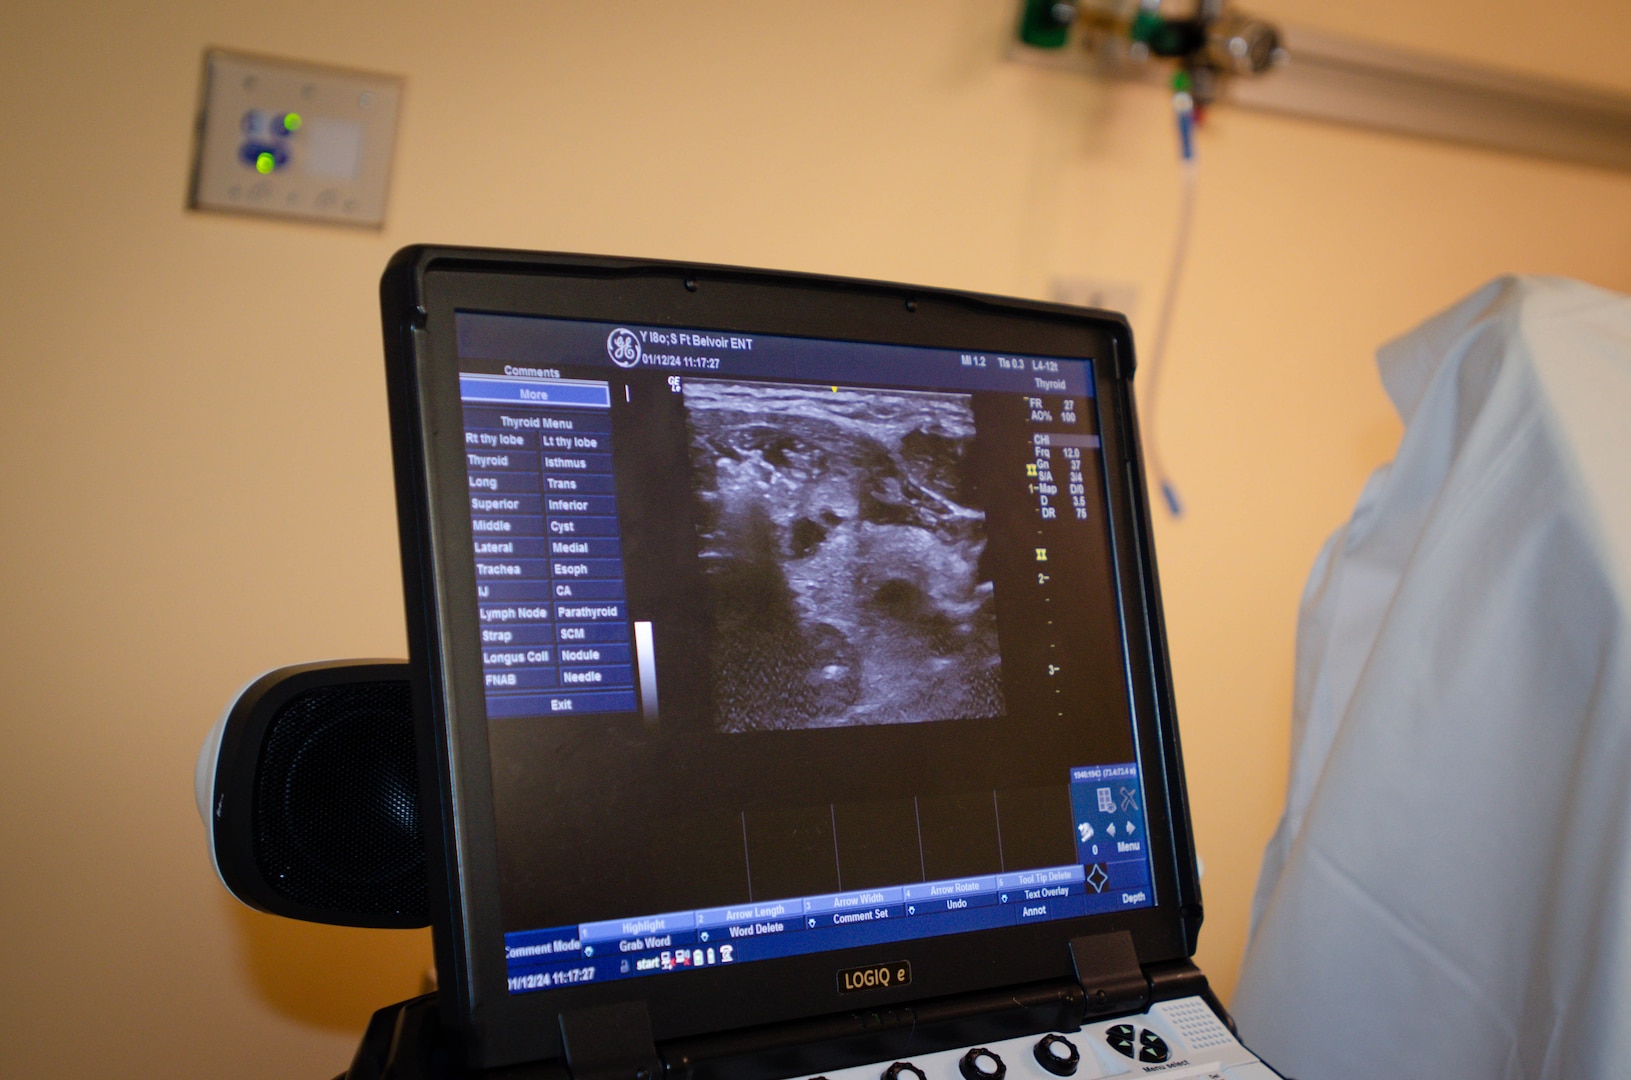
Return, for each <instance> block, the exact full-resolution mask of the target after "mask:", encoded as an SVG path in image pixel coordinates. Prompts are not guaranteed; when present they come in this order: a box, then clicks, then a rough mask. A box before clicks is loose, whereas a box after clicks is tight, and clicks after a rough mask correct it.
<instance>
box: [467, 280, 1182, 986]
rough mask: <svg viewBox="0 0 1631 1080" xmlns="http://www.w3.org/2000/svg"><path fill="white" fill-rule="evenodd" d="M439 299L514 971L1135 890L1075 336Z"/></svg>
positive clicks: (1062, 904) (1038, 915)
mask: <svg viewBox="0 0 1631 1080" xmlns="http://www.w3.org/2000/svg"><path fill="white" fill-rule="evenodd" d="M455 321H456V336H457V351H458V368H459V387H460V397H461V402H462V406H463V418H464V445H465V457H466V467H467V477H468V484H469V512H470V524H471V533H472V537H473V541H472V542H473V550H472V551H471V552H470V559H471V561H472V565H473V567H474V572H475V580H476V604H475V606H476V611H475V612H474V613H473V615H474V621H473V625H475V626H476V627H477V628H478V632H479V635H480V653H481V661H482V671H483V682H484V697H485V703H486V713H487V725H488V745H489V748H490V755H491V762H490V765H491V777H492V793H493V816H494V822H493V824H494V831H495V836H496V840H497V855H498V869H499V890H498V891H499V897H498V900H499V907H500V911H501V921H502V927H503V933H504V939H503V942H502V943H499V942H493V943H491V945H492V947H493V948H495V949H497V948H499V947H500V946H501V947H502V949H503V954H504V957H505V965H506V968H507V973H508V988H509V990H510V992H511V993H513V994H523V993H530V992H533V991H537V990H543V989H548V988H552V987H564V986H575V985H580V984H584V983H598V982H605V981H609V980H616V979H625V978H636V977H643V976H669V975H672V974H673V973H676V972H684V971H689V970H695V969H698V968H707V967H722V966H725V965H742V964H751V963H753V962H754V961H757V960H762V959H768V958H773V957H785V956H793V955H797V954H802V953H813V952H821V951H826V950H833V949H847V948H851V947H854V946H857V945H866V944H875V943H882V942H889V941H898V940H905V939H913V938H926V937H938V936H943V935H951V934H958V933H963V932H968V931H977V930H985V929H991V928H996V927H1005V926H1016V925H1021V924H1024V923H1028V922H1040V921H1051V920H1056V919H1064V918H1072V917H1080V916H1084V915H1093V914H1099V913H1106V912H1114V911H1121V910H1127V909H1131V908H1141V907H1148V906H1151V905H1153V904H1154V903H1155V900H1156V897H1155V895H1154V893H1155V890H1154V884H1153V879H1152V876H1151V867H1150V861H1149V852H1148V849H1147V845H1146V842H1145V819H1144V809H1143V804H1144V796H1143V787H1142V783H1141V779H1140V770H1139V763H1138V750H1137V746H1136V743H1135V738H1134V728H1133V718H1132V709H1131V707H1130V704H1129V687H1128V670H1127V663H1128V661H1127V654H1126V650H1125V649H1124V647H1123V643H1122V630H1121V616H1120V611H1121V605H1120V600H1119V597H1118V595H1117V576H1116V572H1115V566H1114V559H1113V554H1112V550H1113V549H1112V537H1111V535H1110V521H1109V518H1108V516H1107V503H1106V494H1105V486H1106V476H1105V466H1104V462H1103V460H1102V454H1101V451H1100V435H1099V433H1100V418H1099V415H1098V410H1097V404H1098V403H1097V399H1096V398H1095V394H1094V362H1093V360H1092V358H1087V357H1079V358H1062V357H1048V356H1022V355H1001V354H996V353H992V352H986V351H961V350H948V349H936V348H920V347H910V346H901V345H885V344H876V343H864V342H854V341H833V340H822V339H816V338H797V337H786V336H772V335H763V334H748V333H743V332H741V331H730V332H723V331H714V330H709V329H707V328H698V327H672V326H650V325H633V324H631V325H618V324H613V323H605V322H588V321H577V320H565V319H552V318H541V317H533V316H515V315H495V314H487V313H481V312H472V311H461V312H459V313H458V314H457V316H456V320H455Z"/></svg>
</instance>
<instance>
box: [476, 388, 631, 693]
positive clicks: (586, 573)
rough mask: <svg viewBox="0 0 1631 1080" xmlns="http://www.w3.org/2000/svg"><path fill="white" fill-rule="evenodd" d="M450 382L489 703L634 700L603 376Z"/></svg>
mask: <svg viewBox="0 0 1631 1080" xmlns="http://www.w3.org/2000/svg"><path fill="white" fill-rule="evenodd" d="M459 390H460V396H461V398H462V399H463V402H464V432H465V434H464V438H465V454H466V462H467V465H468V470H469V471H468V475H469V481H470V523H471V529H472V532H473V533H474V537H475V540H474V544H475V557H476V598H477V609H478V616H479V619H480V623H481V647H482V648H481V655H482V668H483V681H484V685H485V689H486V696H487V714H488V716H490V717H507V716H548V715H555V714H561V713H611V712H630V711H633V709H634V708H635V692H634V666H633V656H632V648H633V640H634V636H633V633H632V630H631V627H630V623H629V617H628V605H627V593H626V590H625V587H624V582H623V559H622V549H621V540H620V539H619V537H618V525H617V498H616V494H615V482H614V478H613V475H612V455H611V419H610V412H609V410H610V407H611V396H610V390H609V388H608V386H607V384H606V383H604V382H595V381H589V380H577V379H571V380H568V379H557V380H552V381H549V382H547V383H546V382H543V381H541V380H538V379H532V378H525V377H511V376H499V375H468V374H467V375H463V376H461V377H460V380H459Z"/></svg>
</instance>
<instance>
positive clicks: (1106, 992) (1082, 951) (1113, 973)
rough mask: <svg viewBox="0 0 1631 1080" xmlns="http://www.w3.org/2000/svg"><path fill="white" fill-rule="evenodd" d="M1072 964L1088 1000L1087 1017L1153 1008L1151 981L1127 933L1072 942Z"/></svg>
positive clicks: (1077, 939)
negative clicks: (1145, 973) (1151, 1003)
mask: <svg viewBox="0 0 1631 1080" xmlns="http://www.w3.org/2000/svg"><path fill="white" fill-rule="evenodd" d="M1070 962H1071V965H1072V967H1074V968H1075V971H1076V981H1077V982H1078V983H1080V984H1081V987H1082V993H1083V995H1085V997H1086V1007H1085V1013H1084V1015H1085V1016H1087V1017H1094V1016H1105V1015H1109V1014H1112V1013H1141V1012H1143V1011H1144V1010H1145V1009H1147V1008H1149V1007H1150V980H1149V979H1147V978H1146V977H1145V976H1144V969H1143V967H1142V966H1140V964H1139V962H1138V949H1136V948H1135V947H1134V946H1133V935H1131V934H1129V933H1128V932H1127V931H1125V930H1117V931H1116V932H1115V933H1112V934H1090V935H1087V936H1085V937H1079V938H1071V939H1070Z"/></svg>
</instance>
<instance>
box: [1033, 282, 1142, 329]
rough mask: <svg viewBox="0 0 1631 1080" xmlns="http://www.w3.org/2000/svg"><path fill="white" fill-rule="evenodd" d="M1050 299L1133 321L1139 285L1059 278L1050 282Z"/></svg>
mask: <svg viewBox="0 0 1631 1080" xmlns="http://www.w3.org/2000/svg"><path fill="white" fill-rule="evenodd" d="M1048 299H1050V300H1052V301H1054V302H1055V303H1058V304H1075V305H1076V306H1077V307H1090V308H1102V309H1103V310H1105V311H1119V312H1121V313H1122V314H1123V315H1125V316H1127V318H1129V319H1131V318H1132V317H1133V309H1134V308H1135V307H1137V306H1138V286H1137V285H1134V284H1133V283H1132V282H1130V281H1115V280H1112V279H1109V278H1090V277H1055V278H1053V279H1051V280H1050V281H1049V282H1048Z"/></svg>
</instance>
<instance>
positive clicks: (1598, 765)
mask: <svg viewBox="0 0 1631 1080" xmlns="http://www.w3.org/2000/svg"><path fill="white" fill-rule="evenodd" d="M1377 361H1378V366H1379V367H1380V368H1381V374H1382V381H1383V383H1384V384H1385V386H1386V388H1387V392H1388V394H1389V396H1390V397H1391V398H1392V399H1393V403H1394V405H1395V406H1396V407H1397V408H1398V410H1399V413H1400V416H1401V417H1402V418H1403V419H1404V421H1405V424H1406V427H1405V433H1404V438H1403V441H1402V442H1401V443H1400V446H1399V452H1398V456H1397V457H1396V458H1395V459H1394V461H1393V462H1392V463H1391V464H1389V465H1387V466H1384V467H1383V468H1381V469H1379V470H1377V472H1376V473H1375V475H1373V476H1372V477H1371V478H1370V481H1369V482H1368V483H1367V484H1366V485H1365V489H1364V492H1363V493H1362V494H1361V495H1360V497H1359V503H1358V505H1357V506H1356V507H1355V509H1354V513H1353V517H1352V519H1351V520H1349V522H1348V523H1347V524H1346V525H1344V526H1343V527H1342V528H1341V529H1339V530H1338V531H1337V533H1336V534H1335V535H1334V536H1332V537H1331V539H1330V540H1329V541H1327V543H1326V545H1325V549H1324V551H1322V552H1321V553H1320V556H1319V559H1318V561H1317V562H1316V563H1315V564H1314V570H1313V573H1312V574H1311V575H1310V577H1309V580H1308V585H1307V588H1306V591H1305V592H1304V594H1303V601H1302V610H1301V613H1300V616H1299V620H1298V627H1297V669H1296V694H1295V702H1294V711H1293V720H1292V754H1291V776H1290V789H1289V792H1288V794H1287V798H1286V808H1285V814H1284V817H1283V818H1282V819H1281V821H1280V826H1279V829H1278V831H1276V833H1275V835H1274V838H1273V839H1272V840H1271V841H1270V842H1269V845H1268V848H1267V850H1266V851H1265V853H1264V857H1263V868H1262V874H1261V878H1260V880H1259V882H1258V887H1257V896H1256V900H1255V903H1254V906H1253V912H1252V936H1251V941H1250V944H1249V945H1248V947H1247V950H1246V957H1245V964H1244V968H1243V970H1242V974H1241V979H1240V984H1239V988H1238V989H1237V991H1236V993H1235V997H1234V1001H1233V1011H1234V1013H1235V1016H1236V1017H1237V1019H1238V1020H1239V1023H1240V1032H1241V1036H1242V1038H1243V1039H1244V1041H1245V1042H1246V1044H1247V1045H1248V1046H1250V1047H1252V1049H1253V1050H1255V1051H1256V1052H1258V1053H1259V1054H1261V1055H1262V1056H1263V1057H1264V1059H1265V1060H1267V1061H1268V1062H1269V1063H1270V1064H1272V1065H1274V1066H1275V1067H1276V1068H1278V1069H1280V1070H1281V1071H1283V1072H1285V1073H1287V1074H1288V1075H1291V1076H1295V1077H1297V1078H1298V1080H1342V1078H1349V1077H1351V1078H1354V1080H1359V1078H1361V1077H1364V1078H1366V1080H1376V1078H1380V1077H1387V1078H1389V1080H1393V1078H1405V1077H1469V1078H1478V1080H1496V1078H1517V1077H1526V1078H1528V1077H1534V1078H1539V1077H1559V1078H1564V1077H1566V1078H1570V1080H1577V1078H1583V1077H1604V1078H1608V1077H1615V1078H1625V1077H1631V632H1628V630H1631V628H1628V626H1627V618H1628V612H1631V607H1628V600H1631V298H1627V297H1623V296H1618V295H1615V294H1612V293H1608V292H1604V291H1602V290H1600V289H1596V288H1593V287H1591V286H1587V285H1583V284H1580V283H1578V282H1571V281H1565V280H1561V279H1556V278H1521V277H1508V278H1501V279H1499V280H1496V281H1494V282H1491V283H1490V284H1489V285H1486V286H1485V287H1484V288H1482V289H1480V290H1479V291H1478V292H1476V293H1474V294H1473V295H1472V296H1470V297H1468V298H1467V299H1466V300H1463V301H1462V302H1461V303H1459V304H1457V305H1456V306H1455V307H1453V308H1451V309H1450V310H1449V311H1446V312H1445V313H1443V314H1441V315H1439V316H1437V317H1435V318H1433V319H1432V320H1430V321H1428V322H1427V323H1425V324H1424V325H1422V326H1421V327H1419V328H1418V329H1416V330H1414V331H1412V332H1411V333H1409V334H1406V335H1405V336H1404V337H1402V338H1400V339H1398V340H1397V341H1394V342H1392V343H1390V344H1388V345H1386V346H1384V347H1383V348H1382V349H1381V351H1380V352H1379V353H1378V355H1377Z"/></svg>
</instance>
